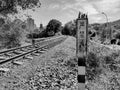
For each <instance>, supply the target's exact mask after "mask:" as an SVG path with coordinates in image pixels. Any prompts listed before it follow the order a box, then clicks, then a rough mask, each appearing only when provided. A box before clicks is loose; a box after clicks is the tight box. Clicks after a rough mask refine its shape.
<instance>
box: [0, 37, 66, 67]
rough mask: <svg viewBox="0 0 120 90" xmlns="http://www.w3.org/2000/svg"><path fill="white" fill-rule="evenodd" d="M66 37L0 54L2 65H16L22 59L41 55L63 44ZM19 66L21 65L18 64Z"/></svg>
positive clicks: (0, 63)
mask: <svg viewBox="0 0 120 90" xmlns="http://www.w3.org/2000/svg"><path fill="white" fill-rule="evenodd" d="M65 38H66V37H63V36H60V37H57V38H52V39H49V40H45V41H41V42H39V43H36V44H35V45H34V46H33V45H28V46H23V47H18V48H13V49H9V50H5V51H1V52H0V65H3V64H5V63H7V62H10V63H13V64H14V63H15V61H16V60H19V59H21V58H29V57H30V56H33V55H39V54H41V53H42V52H43V51H45V50H47V49H49V48H51V47H53V46H55V45H57V44H59V43H61V42H62V41H63V40H65ZM16 64H19V63H16Z"/></svg>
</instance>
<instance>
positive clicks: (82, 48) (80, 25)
mask: <svg viewBox="0 0 120 90" xmlns="http://www.w3.org/2000/svg"><path fill="white" fill-rule="evenodd" d="M86 43H87V20H86V19H78V21H77V54H78V55H77V56H79V55H83V54H85V53H86Z"/></svg>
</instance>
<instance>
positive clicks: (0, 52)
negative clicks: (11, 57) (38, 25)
mask: <svg viewBox="0 0 120 90" xmlns="http://www.w3.org/2000/svg"><path fill="white" fill-rule="evenodd" d="M50 39H54V38H50ZM48 40H49V39H46V40H45V41H40V42H38V43H36V44H35V45H37V44H40V43H44V42H46V41H48ZM26 47H33V45H27V46H21V47H17V48H12V49H8V50H4V51H0V54H2V53H7V52H10V51H14V50H17V49H22V48H26Z"/></svg>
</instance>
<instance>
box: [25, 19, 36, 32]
mask: <svg viewBox="0 0 120 90" xmlns="http://www.w3.org/2000/svg"><path fill="white" fill-rule="evenodd" d="M27 29H28V31H29V32H30V33H32V32H34V29H35V24H34V19H32V18H28V19H27Z"/></svg>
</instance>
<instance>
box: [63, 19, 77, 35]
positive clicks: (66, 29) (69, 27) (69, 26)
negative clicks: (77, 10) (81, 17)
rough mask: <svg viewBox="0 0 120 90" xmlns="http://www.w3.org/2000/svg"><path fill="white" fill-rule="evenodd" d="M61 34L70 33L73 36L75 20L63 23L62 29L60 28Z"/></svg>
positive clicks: (74, 33)
mask: <svg viewBox="0 0 120 90" xmlns="http://www.w3.org/2000/svg"><path fill="white" fill-rule="evenodd" d="M62 34H65V35H72V36H75V35H76V24H75V20H74V21H73V22H72V21H70V22H68V23H66V24H65V26H64V28H63V30H62Z"/></svg>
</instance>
